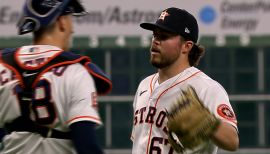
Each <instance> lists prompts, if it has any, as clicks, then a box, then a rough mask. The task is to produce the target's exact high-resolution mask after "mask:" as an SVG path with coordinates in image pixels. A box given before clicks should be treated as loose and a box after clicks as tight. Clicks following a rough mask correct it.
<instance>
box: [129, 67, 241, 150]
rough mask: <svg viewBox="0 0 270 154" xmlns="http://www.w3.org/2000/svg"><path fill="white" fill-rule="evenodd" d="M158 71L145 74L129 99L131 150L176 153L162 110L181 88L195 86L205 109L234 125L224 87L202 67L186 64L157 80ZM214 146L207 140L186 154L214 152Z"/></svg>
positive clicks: (177, 94) (232, 113)
mask: <svg viewBox="0 0 270 154" xmlns="http://www.w3.org/2000/svg"><path fill="white" fill-rule="evenodd" d="M158 78H159V77H158V74H153V75H151V76H149V77H147V78H145V79H144V80H143V81H141V83H140V84H139V87H138V89H137V92H136V96H135V99H134V103H133V108H134V123H133V130H132V134H131V140H132V141H133V148H132V153H133V154H152V153H159V154H176V152H175V151H174V150H173V149H172V147H171V145H170V144H169V142H168V137H167V135H166V134H167V131H168V130H167V127H166V123H167V118H166V110H169V109H170V107H171V106H172V104H173V103H175V102H176V99H177V97H179V96H180V93H181V89H185V88H186V87H187V86H188V85H191V86H193V87H194V88H195V90H196V92H197V94H198V96H199V98H200V99H201V100H202V102H203V103H204V104H205V106H207V107H208V108H209V110H210V111H211V112H212V113H214V114H215V115H216V117H218V118H220V119H221V120H223V121H226V122H228V123H230V124H231V125H233V126H234V127H235V128H236V129H237V125H236V124H237V121H236V117H235V114H234V112H233V109H232V107H231V105H230V102H229V98H228V94H227V93H226V91H225V90H224V88H223V87H222V86H221V85H220V84H219V83H217V82H216V81H214V80H212V79H211V78H210V77H208V76H207V75H206V74H204V73H203V72H202V71H200V70H198V69H197V68H195V67H190V68H187V69H186V70H184V71H183V72H181V73H180V74H178V75H176V76H174V77H172V78H170V79H169V80H167V81H165V82H163V83H161V84H160V85H159V84H158ZM217 149H218V147H217V146H216V145H215V144H214V143H213V142H211V141H209V142H208V143H206V144H204V145H202V146H199V147H198V148H197V149H196V150H194V151H185V152H186V153H187V154H191V153H199V154H215V153H217Z"/></svg>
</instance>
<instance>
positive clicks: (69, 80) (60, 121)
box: [0, 45, 102, 154]
mask: <svg viewBox="0 0 270 154" xmlns="http://www.w3.org/2000/svg"><path fill="white" fill-rule="evenodd" d="M60 52H62V50H61V49H59V48H57V47H54V46H46V45H39V46H24V47H22V48H20V49H19V51H17V52H16V60H17V61H18V62H19V63H21V65H24V66H25V67H28V68H29V67H38V66H39V65H40V64H42V63H46V59H50V58H51V57H54V56H56V55H57V54H59V53H60ZM37 73H38V72H37ZM33 74H34V73H27V72H24V73H23V74H22V76H31V75H33ZM18 84H19V80H18V79H17V78H16V77H15V74H14V72H13V71H12V70H11V68H9V67H8V66H7V65H5V64H4V63H1V62H0V127H3V126H4V124H5V123H8V122H11V121H12V120H14V119H15V118H17V117H18V116H20V115H21V110H20V106H19V102H18V99H17V96H16V92H15V88H16V86H17V85H18ZM34 92H35V95H34V99H35V100H39V103H42V102H44V104H43V105H42V104H39V106H37V107H36V108H35V111H36V114H34V113H32V114H31V116H32V119H33V120H34V121H37V120H40V121H39V124H41V125H46V126H47V127H49V128H52V129H56V130H59V131H62V132H68V131H69V126H70V125H71V124H72V123H74V122H78V121H85V120H87V121H92V122H94V123H96V124H98V125H100V124H102V122H101V119H100V117H99V114H98V111H97V100H96V88H95V83H94V80H93V78H92V77H91V75H90V74H89V73H88V71H87V70H86V69H85V67H84V66H82V65H81V64H79V63H75V64H71V65H64V66H59V67H55V68H53V69H51V70H49V71H48V72H46V73H44V74H42V75H41V76H40V77H39V80H38V82H37V87H36V88H35V89H34ZM42 122H44V124H43V123H42ZM48 136H49V134H48ZM3 146H4V149H3V151H1V152H0V153H3V154H44V153H48V154H71V153H76V152H75V149H74V145H73V143H72V141H71V140H65V139H56V138H44V137H42V136H41V135H39V134H35V133H29V132H12V133H11V134H9V135H7V136H5V137H4V139H3Z"/></svg>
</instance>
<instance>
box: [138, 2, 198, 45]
mask: <svg viewBox="0 0 270 154" xmlns="http://www.w3.org/2000/svg"><path fill="white" fill-rule="evenodd" d="M140 26H141V27H142V28H143V29H147V30H152V31H153V30H154V29H155V28H160V29H163V30H166V31H169V32H173V33H177V34H179V35H181V36H182V37H184V38H185V39H187V40H191V41H193V42H194V43H197V41H198V35H199V28H198V23H197V20H196V18H195V17H194V16H193V15H192V14H190V13H189V12H187V11H186V10H183V9H179V8H175V7H171V8H167V9H165V10H164V11H162V12H161V14H160V16H159V18H158V19H157V21H156V22H155V23H141V24H140Z"/></svg>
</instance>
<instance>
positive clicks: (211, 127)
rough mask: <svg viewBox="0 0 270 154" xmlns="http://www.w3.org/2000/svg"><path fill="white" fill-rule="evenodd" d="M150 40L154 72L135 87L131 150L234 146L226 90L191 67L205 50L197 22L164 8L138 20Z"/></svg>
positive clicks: (204, 150)
mask: <svg viewBox="0 0 270 154" xmlns="http://www.w3.org/2000/svg"><path fill="white" fill-rule="evenodd" d="M140 26H141V27H142V28H144V29H147V30H151V31H152V32H153V38H152V43H151V48H150V62H151V64H152V65H153V66H154V67H156V68H157V71H158V72H157V73H155V74H152V75H150V76H148V77H146V78H145V79H144V80H142V81H141V83H140V84H139V86H138V89H137V92H136V95H135V98H134V103H133V108H134V123H133V130H132V136H131V139H132V141H133V148H132V153H133V154H153V153H155V154H176V153H185V154H186V153H187V154H193V153H199V154H216V153H217V150H218V148H222V149H224V150H228V151H235V150H237V149H238V146H239V139H238V131H237V120H236V116H235V114H234V111H233V109H232V106H231V105H230V101H229V98H228V94H227V93H226V91H225V90H224V88H223V87H222V86H221V85H220V84H219V83H218V82H216V81H215V80H213V79H211V78H210V77H209V76H207V75H206V74H205V73H203V72H202V71H201V70H199V69H198V68H196V66H197V65H198V63H199V61H200V58H201V57H202V56H203V54H204V52H205V50H204V48H203V47H202V46H200V45H198V44H196V42H197V40H198V31H199V30H198V24H197V21H196V19H195V18H194V16H193V15H191V14H190V13H189V12H187V11H185V10H183V9H178V8H168V9H165V10H164V11H163V12H162V13H161V14H160V16H159V18H158V19H157V21H156V22H155V23H142V24H141V25H140Z"/></svg>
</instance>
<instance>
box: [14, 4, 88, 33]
mask: <svg viewBox="0 0 270 154" xmlns="http://www.w3.org/2000/svg"><path fill="white" fill-rule="evenodd" d="M65 14H73V15H75V16H81V15H85V14H87V12H86V11H85V9H84V7H83V6H82V4H81V3H80V2H79V0H26V2H25V5H24V7H23V12H22V15H21V18H20V20H19V22H18V24H17V27H18V33H19V35H23V34H26V33H29V32H34V31H37V30H39V29H40V28H41V27H46V26H48V25H50V24H51V23H53V22H55V20H56V19H57V18H58V17H59V16H61V15H65Z"/></svg>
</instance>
